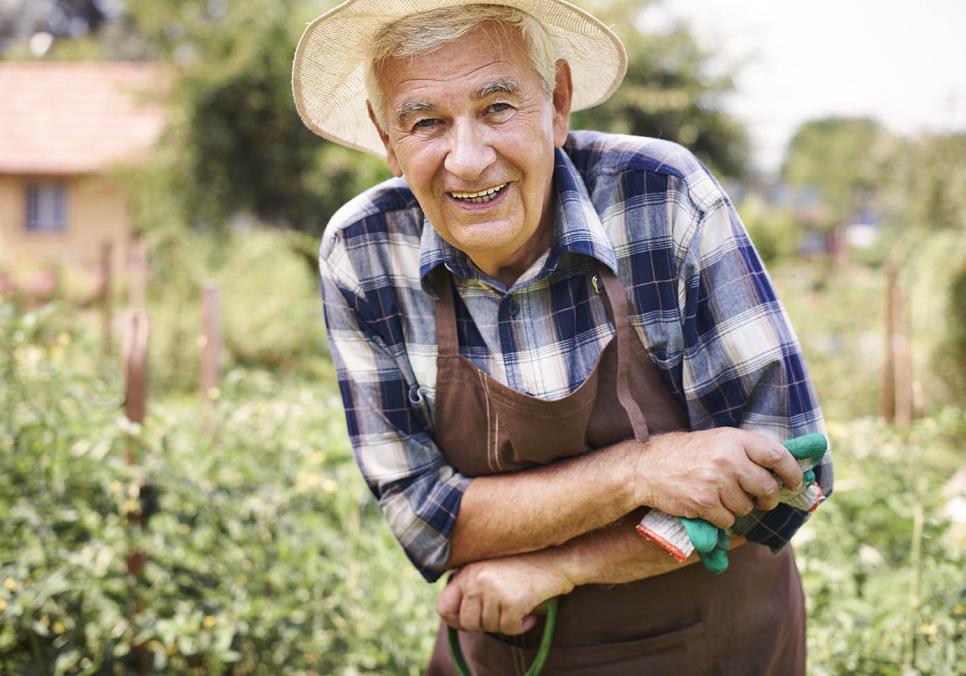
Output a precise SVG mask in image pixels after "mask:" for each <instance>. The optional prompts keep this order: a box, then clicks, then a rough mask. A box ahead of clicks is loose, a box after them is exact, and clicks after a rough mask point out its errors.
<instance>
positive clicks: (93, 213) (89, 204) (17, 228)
mask: <svg viewBox="0 0 966 676" xmlns="http://www.w3.org/2000/svg"><path fill="white" fill-rule="evenodd" d="M32 180H39V181H46V180H48V179H47V178H44V177H25V176H10V175H5V176H4V175H0V272H2V271H7V272H9V273H11V274H12V275H13V276H14V277H17V276H19V275H21V274H25V273H28V272H29V271H30V270H31V269H33V270H37V269H41V268H43V267H46V266H49V265H50V264H54V265H58V264H66V265H68V266H69V267H72V268H75V269H76V270H78V271H87V270H93V268H94V267H95V266H96V264H97V262H98V261H99V260H100V256H101V244H102V242H104V241H105V240H111V241H112V242H113V243H114V269H115V270H119V269H120V268H119V267H118V266H119V264H120V262H121V261H122V260H123V256H124V254H125V251H126V249H127V243H128V238H129V234H130V231H131V219H130V214H129V212H128V208H127V201H126V199H125V195H124V192H123V191H122V190H121V189H120V188H119V187H118V186H116V185H113V184H112V183H110V181H109V180H108V179H105V178H102V177H98V176H91V177H65V178H64V179H63V180H64V183H65V184H66V187H67V229H66V230H65V231H63V232H28V231H27V229H26V202H27V198H26V186H27V183H28V182H30V181H32ZM49 180H59V179H55V178H53V177H52V178H51V179H49Z"/></svg>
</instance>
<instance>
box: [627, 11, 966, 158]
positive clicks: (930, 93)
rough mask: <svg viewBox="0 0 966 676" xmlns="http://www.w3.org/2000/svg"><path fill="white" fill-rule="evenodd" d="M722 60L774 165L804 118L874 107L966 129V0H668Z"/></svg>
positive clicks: (868, 111)
mask: <svg viewBox="0 0 966 676" xmlns="http://www.w3.org/2000/svg"><path fill="white" fill-rule="evenodd" d="M675 18H682V19H686V20H688V21H689V23H690V24H691V26H692V29H693V31H694V33H695V34H696V35H697V36H698V38H699V39H700V40H701V41H702V42H703V43H704V44H705V45H707V46H708V47H709V48H710V49H711V50H712V52H713V53H714V54H716V55H719V56H720V57H721V59H720V60H719V62H718V63H720V64H721V65H722V66H725V65H727V64H742V63H743V64H744V66H743V67H741V68H740V69H739V76H738V78H737V85H738V91H737V92H736V93H735V94H734V95H733V96H732V97H730V99H729V100H728V101H727V103H726V107H727V108H728V109H729V110H730V111H732V112H733V113H735V114H736V115H737V116H738V117H739V118H740V119H742V120H743V121H744V122H745V123H746V124H747V125H748V128H749V131H750V133H751V138H752V143H753V151H754V158H755V161H756V164H757V165H758V167H759V168H761V169H763V170H765V171H767V172H771V171H775V170H776V169H777V168H778V167H779V165H780V162H781V157H782V154H783V152H784V149H785V145H786V144H787V142H788V140H789V139H790V138H791V136H792V134H793V133H794V131H795V129H796V128H797V127H798V126H799V125H800V124H801V123H802V122H803V121H805V120H808V119H812V118H815V117H822V116H828V115H871V116H874V117H876V118H878V119H879V120H880V121H881V122H883V123H884V124H885V125H886V126H887V127H889V128H890V129H893V130H895V131H898V132H902V133H910V134H911V133H916V132H918V131H923V130H959V131H966V0H918V1H917V2H902V1H899V0H807V1H805V2H803V1H802V0H664V3H663V6H661V7H658V8H652V9H649V10H648V11H647V12H645V14H644V16H643V17H642V19H641V21H642V24H643V26H644V27H645V28H646V27H648V26H650V27H651V28H660V27H661V26H662V25H666V24H667V23H668V22H670V21H672V20H673V19H675Z"/></svg>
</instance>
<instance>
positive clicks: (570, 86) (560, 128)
mask: <svg viewBox="0 0 966 676" xmlns="http://www.w3.org/2000/svg"><path fill="white" fill-rule="evenodd" d="M573 93H574V83H573V80H572V79H571V77H570V64H569V63H567V62H566V61H564V60H563V59H557V77H556V82H555V83H554V88H553V143H554V147H555V148H560V147H561V146H563V144H564V142H565V141H566V140H567V132H569V131H570V104H571V102H572V100H573Z"/></svg>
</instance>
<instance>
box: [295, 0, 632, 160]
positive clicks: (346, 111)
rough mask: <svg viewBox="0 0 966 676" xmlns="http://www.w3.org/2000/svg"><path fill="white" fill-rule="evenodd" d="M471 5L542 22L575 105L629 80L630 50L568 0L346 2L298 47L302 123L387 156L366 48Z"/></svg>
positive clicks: (601, 97)
mask: <svg viewBox="0 0 966 676" xmlns="http://www.w3.org/2000/svg"><path fill="white" fill-rule="evenodd" d="M469 4H497V5H507V6H510V7H516V8H517V9H520V10H522V11H524V12H526V13H527V14H529V15H530V16H532V17H533V18H535V19H536V20H537V21H539V22H540V23H541V24H542V25H543V26H544V28H545V29H546V30H547V33H548V34H549V36H550V39H551V41H552V43H553V46H554V50H555V54H556V58H558V59H565V60H566V61H567V62H568V63H569V64H570V71H571V76H572V78H573V84H574V91H573V101H572V105H571V109H572V110H582V109H584V108H590V107H591V106H595V105H597V104H598V103H601V102H603V101H605V100H606V99H607V98H608V97H609V96H610V95H611V94H613V93H614V91H615V90H616V89H617V87H618V86H619V85H620V83H621V80H623V79H624V73H625V72H626V70H627V55H626V54H625V52H624V46H623V44H621V41H620V39H619V38H618V37H617V36H616V35H615V34H614V33H613V31H611V30H610V29H609V28H608V27H607V26H605V25H604V24H603V23H601V22H600V21H599V20H598V19H596V18H595V17H593V16H592V15H590V14H588V13H587V12H585V11H584V10H582V9H580V8H578V7H574V6H573V5H571V4H570V3H567V2H563V0H471V1H470V2H466V0H403V1H401V0H348V1H347V2H344V3H342V4H341V5H339V6H338V7H335V8H334V9H332V10H330V11H328V12H326V13H325V14H322V15H321V16H319V17H317V18H316V19H315V20H314V21H312V22H311V23H309V25H308V26H307V27H306V29H305V32H303V33H302V37H301V39H300V40H299V44H298V47H297V48H296V50H295V60H294V62H293V64H292V93H293V95H294V97H295V108H296V109H297V110H298V113H299V116H300V117H301V118H302V121H303V122H304V123H305V125H306V126H307V127H308V128H309V129H311V130H312V131H313V132H315V133H316V134H318V135H319V136H322V137H324V138H327V139H329V140H330V141H335V142H336V143H340V144H342V145H344V146H348V147H350V148H355V149H357V150H361V151H363V152H367V153H373V154H375V155H378V156H380V157H385V148H384V147H383V144H382V141H381V140H380V139H379V134H378V133H377V132H376V129H375V127H374V126H373V124H372V123H371V122H370V121H369V114H368V111H367V110H366V88H365V71H366V68H367V67H368V64H367V63H366V57H367V46H368V45H369V44H370V43H371V42H372V40H373V39H374V38H375V36H376V35H377V34H378V33H379V31H381V30H382V28H383V27H384V26H385V25H387V24H389V23H392V22H393V21H397V20H399V19H401V18H403V17H406V16H410V15H412V14H419V13H422V12H428V11H432V10H435V9H440V8H443V7H458V6H466V5H469Z"/></svg>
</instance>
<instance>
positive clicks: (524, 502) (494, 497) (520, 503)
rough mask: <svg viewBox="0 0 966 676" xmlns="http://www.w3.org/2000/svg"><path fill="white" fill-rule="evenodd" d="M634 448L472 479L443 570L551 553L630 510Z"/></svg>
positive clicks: (634, 504) (626, 445)
mask: <svg viewBox="0 0 966 676" xmlns="http://www.w3.org/2000/svg"><path fill="white" fill-rule="evenodd" d="M635 443H636V442H633V441H628V442H621V443H618V444H615V445H614V446H610V447H608V448H606V449H602V450H599V451H596V452H594V453H590V454H587V455H582V456H580V457H577V458H572V459H568V460H564V461H561V462H556V463H554V464H552V465H547V466H544V467H536V468H533V469H529V470H524V471H520V472H513V473H511V474H500V475H494V476H484V477H479V478H476V479H474V480H473V481H471V482H470V484H469V486H468V487H467V489H466V493H465V494H464V495H463V499H462V503H461V506H460V514H459V518H458V519H457V521H456V527H455V528H454V530H453V537H452V540H451V550H450V557H449V564H448V565H449V567H450V568H456V567H458V566H461V565H463V564H465V563H470V562H473V561H480V560H483V559H490V558H494V557H498V556H509V555H512V554H519V553H522V552H530V551H536V550H541V549H546V548H547V547H551V546H554V545H559V544H562V543H565V542H568V541H569V540H572V539H573V538H575V537H577V536H578V535H582V534H583V533H587V532H589V531H592V530H596V529H598V528H601V527H602V526H606V525H607V524H610V523H613V522H614V521H616V520H617V519H620V518H621V517H623V516H624V515H626V514H627V513H628V512H630V511H632V510H634V509H636V508H637V507H639V506H640V505H639V504H637V502H636V500H637V498H636V496H635V493H634V485H633V484H634V481H633V473H634V468H633V466H632V463H633V462H634V458H635V457H636V456H635V453H634V450H633V449H632V448H631V447H630V444H635Z"/></svg>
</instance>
